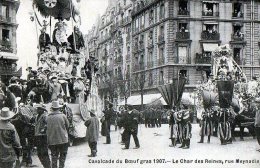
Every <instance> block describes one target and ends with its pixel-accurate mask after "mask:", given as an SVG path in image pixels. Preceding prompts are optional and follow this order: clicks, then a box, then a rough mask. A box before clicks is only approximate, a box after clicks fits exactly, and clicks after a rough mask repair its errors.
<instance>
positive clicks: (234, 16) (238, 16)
mask: <svg viewBox="0 0 260 168" xmlns="http://www.w3.org/2000/svg"><path fill="white" fill-rule="evenodd" d="M232 17H233V18H243V17H244V13H242V12H238V13H237V12H236V13H232Z"/></svg>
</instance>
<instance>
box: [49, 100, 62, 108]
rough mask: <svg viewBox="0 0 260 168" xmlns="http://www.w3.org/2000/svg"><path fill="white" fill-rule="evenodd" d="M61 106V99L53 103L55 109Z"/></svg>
mask: <svg viewBox="0 0 260 168" xmlns="http://www.w3.org/2000/svg"><path fill="white" fill-rule="evenodd" d="M61 107H62V106H61V105H60V103H59V101H53V102H52V104H51V108H53V109H59V108H61Z"/></svg>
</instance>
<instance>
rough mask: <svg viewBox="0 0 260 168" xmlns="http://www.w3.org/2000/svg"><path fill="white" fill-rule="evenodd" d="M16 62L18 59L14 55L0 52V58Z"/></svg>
mask: <svg viewBox="0 0 260 168" xmlns="http://www.w3.org/2000/svg"><path fill="white" fill-rule="evenodd" d="M2 57H3V58H4V59H12V60H18V57H17V56H16V54H14V53H9V52H0V58H2Z"/></svg>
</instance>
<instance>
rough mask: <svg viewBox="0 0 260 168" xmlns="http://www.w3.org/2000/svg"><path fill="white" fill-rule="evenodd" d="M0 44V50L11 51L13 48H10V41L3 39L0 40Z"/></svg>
mask: <svg viewBox="0 0 260 168" xmlns="http://www.w3.org/2000/svg"><path fill="white" fill-rule="evenodd" d="M0 44H1V45H0V51H3V52H9V53H13V51H14V49H13V48H12V45H11V43H10V41H6V40H3V41H0Z"/></svg>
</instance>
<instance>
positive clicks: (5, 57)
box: [0, 0, 22, 83]
mask: <svg viewBox="0 0 260 168" xmlns="http://www.w3.org/2000/svg"><path fill="white" fill-rule="evenodd" d="M19 5H20V1H19V0H2V1H1V2H0V78H1V81H3V82H4V83H7V82H8V80H9V79H10V77H12V76H21V75H22V69H19V70H18V69H17V64H16V62H17V60H18V57H17V55H16V53H17V44H16V29H17V27H18V24H17V22H16V14H17V10H18V8H19Z"/></svg>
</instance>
